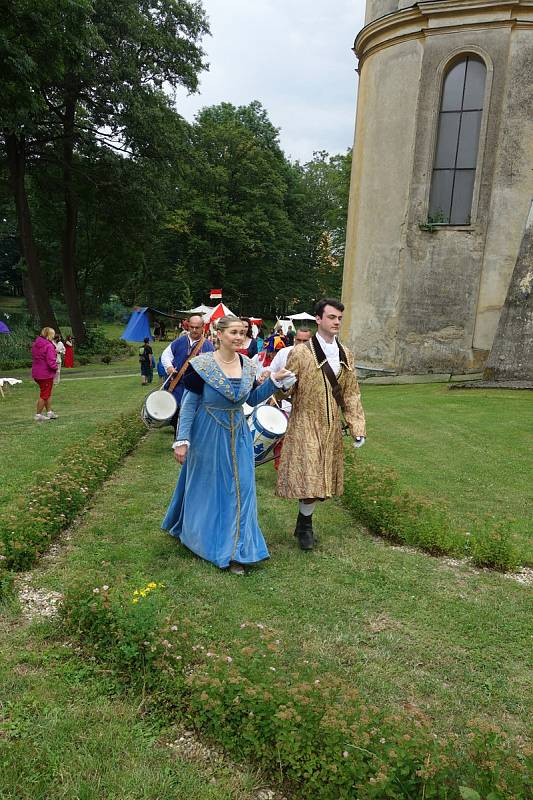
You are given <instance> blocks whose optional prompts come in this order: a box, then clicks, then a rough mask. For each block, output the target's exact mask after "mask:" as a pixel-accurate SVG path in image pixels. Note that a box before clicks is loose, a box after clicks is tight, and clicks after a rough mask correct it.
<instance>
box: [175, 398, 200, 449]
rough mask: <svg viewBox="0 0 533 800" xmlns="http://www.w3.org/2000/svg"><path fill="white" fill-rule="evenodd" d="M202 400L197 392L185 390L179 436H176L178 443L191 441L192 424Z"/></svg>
mask: <svg viewBox="0 0 533 800" xmlns="http://www.w3.org/2000/svg"><path fill="white" fill-rule="evenodd" d="M201 400H202V395H201V394H196V392H191V391H189V390H185V393H184V395H183V398H182V400H181V409H180V417H179V426H178V435H177V436H176V441H182V440H183V441H185V440H186V441H188V442H190V441H191V428H192V423H193V421H194V416H195V414H196V410H197V409H198V406H199V405H200V403H201Z"/></svg>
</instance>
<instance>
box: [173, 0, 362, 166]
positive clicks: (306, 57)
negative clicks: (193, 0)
mask: <svg viewBox="0 0 533 800" xmlns="http://www.w3.org/2000/svg"><path fill="white" fill-rule="evenodd" d="M203 6H204V8H205V10H206V13H207V16H208V17H209V21H210V27H211V34H212V35H211V36H210V37H207V38H206V39H205V40H204V49H205V50H206V52H207V60H208V61H209V65H210V67H209V72H205V73H203V75H202V76H201V79H200V80H201V85H200V94H199V95H192V96H189V97H187V96H186V95H185V94H184V93H183V92H182V93H178V95H177V98H176V106H177V109H178V111H179V112H180V113H181V114H182V115H183V116H184V117H185V118H186V119H188V120H191V121H192V119H193V118H194V115H195V114H196V112H197V111H198V110H199V109H200V108H202V107H203V106H207V105H213V104H215V103H220V102H222V101H229V102H230V103H233V104H234V105H247V104H248V103H249V102H251V101H252V100H259V101H260V102H261V103H262V105H263V106H264V107H265V109H266V110H267V112H268V116H269V118H270V120H271V122H272V123H273V124H274V125H275V126H276V127H277V128H280V129H281V130H280V141H281V146H282V148H283V150H284V151H285V153H286V154H287V155H288V156H290V157H291V158H293V159H299V160H300V161H308V160H309V159H310V158H312V155H313V151H315V150H327V151H328V152H330V153H339V152H345V150H346V148H348V147H351V145H352V140H353V132H354V120H355V100H356V96H357V73H356V72H355V67H356V59H355V56H354V54H353V53H352V51H351V48H352V46H353V41H354V39H355V36H356V34H357V33H358V31H359V30H360V29H361V27H362V26H363V20H364V9H365V0H203Z"/></svg>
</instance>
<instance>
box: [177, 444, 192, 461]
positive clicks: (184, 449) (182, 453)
mask: <svg viewBox="0 0 533 800" xmlns="http://www.w3.org/2000/svg"><path fill="white" fill-rule="evenodd" d="M188 451H189V445H188V444H180V445H179V447H175V448H174V458H175V459H176V461H177V462H178V464H185V459H186V458H187V453H188Z"/></svg>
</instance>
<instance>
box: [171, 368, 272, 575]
mask: <svg viewBox="0 0 533 800" xmlns="http://www.w3.org/2000/svg"><path fill="white" fill-rule="evenodd" d="M241 361H242V376H241V378H236V379H230V378H227V377H226V375H224V373H223V372H222V370H221V369H220V368H219V366H218V365H217V363H216V361H215V359H214V358H213V355H212V354H205V355H200V356H197V357H196V358H193V359H192V360H191V367H192V369H193V370H194V371H195V373H196V374H197V375H198V376H200V378H201V379H202V380H203V385H202V382H201V381H200V382H199V385H200V387H201V388H200V391H201V394H197V393H196V391H190V390H187V391H186V392H185V394H184V395H183V400H182V403H181V413H180V418H179V428H178V434H177V437H176V439H177V440H180V439H187V440H188V441H189V442H190V447H189V450H188V452H187V458H186V461H185V464H184V465H183V466H182V468H181V472H180V475H179V478H178V483H177V485H176V489H175V491H174V495H173V497H172V500H171V502H170V505H169V507H168V510H167V513H166V516H165V518H164V520H163V523H162V525H161V527H162V528H163V530H165V531H168V532H169V533H170V534H171V535H172V536H175V537H176V538H178V539H179V540H180V541H181V542H182V543H183V544H184V545H185V546H186V547H188V548H189V550H192V552H193V553H196V555H198V556H200V557H201V558H204V559H205V560H206V561H211V562H212V563H213V564H216V566H217V567H221V568H224V567H227V566H229V563H230V561H238V562H239V563H241V564H254V563H255V562H257V561H262V560H263V559H265V558H268V557H269V553H268V549H267V546H266V543H265V540H264V538H263V534H262V533H261V529H260V527H259V524H258V521H257V503H256V493H255V474H254V452H253V443H252V434H251V433H250V429H249V428H248V425H247V422H246V419H245V417H244V414H243V409H242V406H243V403H244V402H247V403H248V404H249V405H252V406H253V405H257V404H258V403H261V402H262V401H263V400H266V399H267V398H268V397H270V395H272V394H273V393H274V392H275V391H276V387H275V386H274V384H273V383H272V381H271V380H270V379H268V380H267V381H265V382H264V383H263V384H262V385H261V386H259V387H257V388H255V389H254V388H253V387H254V379H255V367H254V365H253V364H252V363H251V362H250V361H249V359H247V358H245V357H244V358H242V357H241Z"/></svg>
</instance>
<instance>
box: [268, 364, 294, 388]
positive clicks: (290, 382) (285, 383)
mask: <svg viewBox="0 0 533 800" xmlns="http://www.w3.org/2000/svg"><path fill="white" fill-rule="evenodd" d="M271 377H272V378H273V379H274V380H275V381H276V383H280V384H281V385H282V387H283V389H284V390H285V391H287V390H288V389H290V388H291V387H292V386H294V384H295V383H296V380H297V379H296V375H295V374H294V372H291V371H290V369H280V370H279V372H275V373H274V374H273V375H272V376H271Z"/></svg>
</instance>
